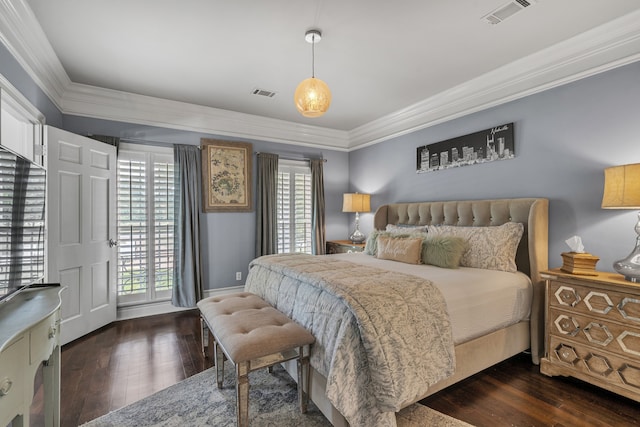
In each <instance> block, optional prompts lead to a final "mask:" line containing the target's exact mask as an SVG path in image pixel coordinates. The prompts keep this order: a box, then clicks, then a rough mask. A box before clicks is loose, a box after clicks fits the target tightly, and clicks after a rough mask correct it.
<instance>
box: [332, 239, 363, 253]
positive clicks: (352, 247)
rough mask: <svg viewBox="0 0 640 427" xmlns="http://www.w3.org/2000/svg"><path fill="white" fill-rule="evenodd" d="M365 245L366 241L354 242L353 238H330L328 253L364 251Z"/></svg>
mask: <svg viewBox="0 0 640 427" xmlns="http://www.w3.org/2000/svg"><path fill="white" fill-rule="evenodd" d="M364 245H365V244H364V243H352V242H351V240H328V241H327V254H345V253H352V252H362V251H363V250H364Z"/></svg>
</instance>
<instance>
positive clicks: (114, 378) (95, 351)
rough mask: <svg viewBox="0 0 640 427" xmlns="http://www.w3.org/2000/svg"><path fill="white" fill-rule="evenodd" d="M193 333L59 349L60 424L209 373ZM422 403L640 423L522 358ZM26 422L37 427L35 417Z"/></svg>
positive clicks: (506, 416) (145, 323)
mask: <svg viewBox="0 0 640 427" xmlns="http://www.w3.org/2000/svg"><path fill="white" fill-rule="evenodd" d="M199 328H200V323H199V320H198V316H197V312H196V311H188V312H181V313H175V314H167V315H160V316H152V317H147V318H142V319H135V320H126V321H120V322H116V323H113V324H111V325H109V326H107V327H104V328H102V329H100V330H98V331H96V332H93V333H91V334H89V335H87V336H85V337H83V338H81V339H79V340H77V341H74V342H73V343H70V344H68V345H65V346H64V347H63V348H62V385H61V425H62V426H74V427H75V426H77V425H79V424H82V423H83V422H86V421H89V420H91V419H93V418H96V417H98V416H100V415H102V414H106V413H107V412H109V411H112V410H115V409H117V408H120V407H122V406H125V405H127V404H129V403H131V402H134V401H136V400H139V399H141V398H143V397H145V396H147V395H150V394H152V393H154V392H156V391H158V390H161V389H163V388H166V387H168V386H170V385H171V384H174V383H176V382H178V381H180V380H182V379H184V378H187V377H189V376H191V375H194V374H196V373H198V372H201V371H202V370H204V369H206V368H208V367H210V366H211V361H210V360H209V359H205V358H203V356H202V354H201V352H200V335H199V334H200V333H199ZM38 393H40V391H39V392H38ZM37 397H38V396H37V395H36V400H35V403H34V406H33V408H32V409H33V410H34V411H35V412H38V411H39V403H38V398H37ZM422 403H423V404H425V405H427V406H429V407H431V408H434V409H436V410H438V411H440V412H443V413H445V414H448V415H451V416H453V417H455V418H458V419H461V420H464V421H466V422H468V423H470V424H473V425H475V426H478V427H485V426H486V427H499V426H558V427H560V426H616V427H621V426H637V425H640V403H638V402H635V401H632V400H630V399H627V398H624V397H620V396H617V395H615V394H612V393H609V392H607V391H604V390H602V389H599V388H596V387H592V386H590V385H588V384H585V383H583V382H580V381H577V380H572V379H566V378H549V377H546V376H544V375H542V374H540V372H539V369H538V367H537V366H534V365H532V364H531V362H530V360H529V358H528V356H526V355H519V356H516V357H513V358H511V359H509V360H507V361H505V362H503V363H500V364H499V365H497V366H495V367H493V368H490V369H487V370H486V371H483V372H481V373H480V374H477V375H475V376H473V377H471V378H469V379H467V380H465V381H462V382H461V383H459V384H457V385H454V386H452V387H450V388H448V389H447V390H443V391H441V392H439V393H437V394H436V395H435V396H432V397H429V398H427V399H425V400H423V401H422ZM32 421H33V425H39V424H37V422H38V416H37V414H35V415H34V416H33V418H32Z"/></svg>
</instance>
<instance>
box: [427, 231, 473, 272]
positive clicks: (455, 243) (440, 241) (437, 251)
mask: <svg viewBox="0 0 640 427" xmlns="http://www.w3.org/2000/svg"><path fill="white" fill-rule="evenodd" d="M467 249H469V242H467V241H466V240H465V239H463V238H462V237H455V236H433V237H431V236H429V237H428V238H427V239H425V240H424V243H423V245H422V263H423V264H430V265H435V266H436V267H443V268H458V267H459V266H460V260H461V259H462V255H463V254H464V253H465V251H466V250H467Z"/></svg>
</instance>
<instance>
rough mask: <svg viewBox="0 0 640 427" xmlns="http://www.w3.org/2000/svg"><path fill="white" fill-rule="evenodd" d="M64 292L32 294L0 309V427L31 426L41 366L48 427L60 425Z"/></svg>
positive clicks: (49, 289)
mask: <svg viewBox="0 0 640 427" xmlns="http://www.w3.org/2000/svg"><path fill="white" fill-rule="evenodd" d="M62 289H64V288H60V287H59V286H55V287H46V288H36V289H30V290H26V291H22V292H21V293H19V294H17V295H16V296H14V297H12V298H11V299H10V300H9V301H5V302H3V303H1V304H0V426H6V425H7V424H9V423H10V422H12V421H13V423H12V425H13V426H16V427H17V426H28V425H29V408H30V406H31V402H32V400H33V393H34V388H33V383H34V378H35V375H36V372H37V371H38V368H39V367H40V365H41V364H42V363H43V362H45V363H44V367H43V385H44V412H45V413H44V421H45V426H58V425H59V424H60V301H61V300H60V292H61V291H62Z"/></svg>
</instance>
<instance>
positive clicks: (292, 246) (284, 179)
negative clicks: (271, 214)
mask: <svg viewBox="0 0 640 427" xmlns="http://www.w3.org/2000/svg"><path fill="white" fill-rule="evenodd" d="M277 209H278V211H277V225H278V232H277V235H278V253H288V252H304V253H311V248H312V246H311V170H310V168H309V165H308V164H307V163H306V162H293V161H287V160H280V162H279V165H278V189H277Z"/></svg>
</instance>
